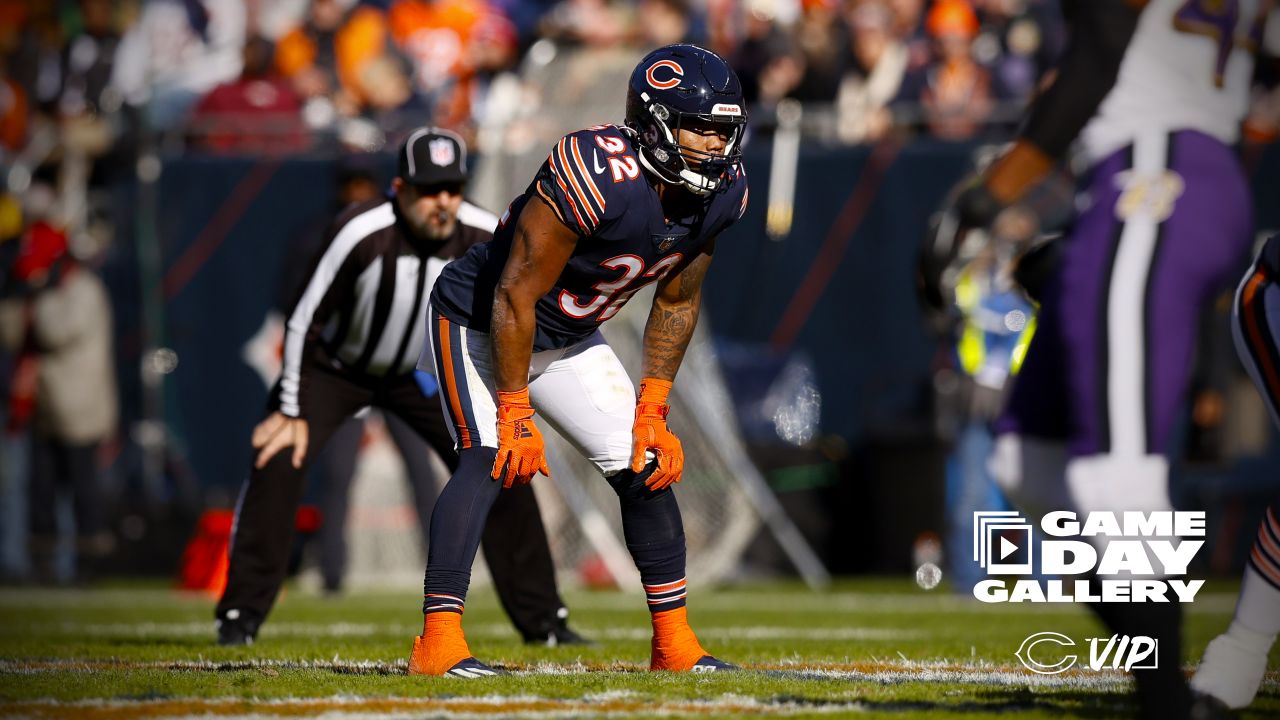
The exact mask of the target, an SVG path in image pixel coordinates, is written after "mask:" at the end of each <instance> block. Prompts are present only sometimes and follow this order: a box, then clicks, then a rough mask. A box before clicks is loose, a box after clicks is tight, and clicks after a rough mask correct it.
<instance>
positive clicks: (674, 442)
mask: <svg viewBox="0 0 1280 720" xmlns="http://www.w3.org/2000/svg"><path fill="white" fill-rule="evenodd" d="M669 392H671V383H670V382H669V381H667V380H657V379H655V378H645V379H644V380H642V381H640V397H639V398H638V399H637V400H636V423H635V425H634V426H632V428H631V469H632V470H633V471H635V472H640V471H641V470H644V466H645V458H644V455H645V451H646V450H652V451H653V454H654V455H656V456H657V458H658V467H657V468H656V469H654V471H653V474H652V475H650V476H649V477H648V478H647V479H646V480H645V481H644V484H645V487H647V488H649V489H650V490H654V491H657V490H661V489H663V488H665V487H667V486H669V485H671V484H672V483H678V482H680V475H681V473H683V472H684V448H682V447H681V446H680V438H678V437H676V436H675V435H673V434H672V432H671V430H669V429H668V428H667V413H668V412H670V411H671V407H670V406H668V405H667V394H668V393H669Z"/></svg>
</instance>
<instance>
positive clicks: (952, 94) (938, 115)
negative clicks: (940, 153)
mask: <svg viewBox="0 0 1280 720" xmlns="http://www.w3.org/2000/svg"><path fill="white" fill-rule="evenodd" d="M925 28H926V29H927V30H928V32H929V36H930V37H931V38H932V39H933V44H934V57H933V60H932V61H931V62H930V63H929V64H928V65H926V66H925V67H924V68H921V69H920V70H917V71H913V72H911V73H909V74H908V75H907V77H906V78H905V79H904V80H903V86H902V92H901V93H900V94H899V96H898V100H897V101H896V102H895V114H896V115H897V116H898V121H899V123H900V124H908V125H915V126H920V127H922V128H923V129H924V130H926V131H927V132H928V133H929V134H930V135H932V136H934V137H936V138H940V139H943V140H968V139H970V138H973V137H976V136H978V135H979V134H981V133H982V132H984V131H985V129H986V123H987V121H988V119H989V117H990V115H991V111H992V108H993V106H994V104H995V101H996V100H997V99H998V98H999V97H1000V95H1001V93H1000V91H999V88H998V83H997V82H996V81H995V80H994V79H993V78H992V77H991V74H990V73H989V72H987V70H986V69H985V68H983V67H982V66H981V65H979V64H978V63H977V62H976V61H975V60H974V59H973V54H972V46H973V39H974V37H975V36H976V35H977V32H978V18H977V15H975V14H974V12H973V8H972V7H970V6H969V3H968V2H966V1H965V0H938V2H936V3H935V4H934V6H933V8H932V9H930V10H929V14H928V16H927V17H926V18H925ZM904 121H905V122H904Z"/></svg>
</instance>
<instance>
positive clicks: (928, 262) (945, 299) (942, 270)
mask: <svg viewBox="0 0 1280 720" xmlns="http://www.w3.org/2000/svg"><path fill="white" fill-rule="evenodd" d="M1001 209H1002V206H1001V204H1000V202H999V201H997V200H996V199H995V197H993V196H992V195H991V191H990V190H988V189H987V186H986V185H985V184H983V182H982V180H981V178H980V177H976V176H975V177H972V178H969V179H967V180H965V181H964V182H962V183H961V184H960V185H959V186H957V187H956V188H955V189H954V190H952V192H951V195H950V197H949V198H948V200H947V203H946V205H945V206H944V207H943V209H942V211H941V212H940V213H938V214H937V215H936V216H935V217H934V218H933V221H932V222H930V224H929V233H928V236H927V237H926V238H925V242H924V247H923V249H922V250H921V253H920V258H919V262H918V264H917V275H916V283H917V289H918V290H919V293H920V298H921V300H922V301H923V302H924V305H925V307H926V308H928V309H929V310H932V311H934V312H938V313H946V312H947V311H948V310H949V309H950V307H951V305H952V304H953V302H954V300H955V298H954V296H953V295H954V288H953V287H952V283H953V282H954V278H952V277H951V275H952V274H953V273H952V271H953V268H954V265H955V263H956V260H957V258H958V257H960V255H961V252H962V250H963V248H964V245H965V242H966V240H967V239H968V234H969V231H970V230H973V229H975V228H985V227H987V226H989V225H990V224H991V223H992V222H993V221H994V220H995V218H996V216H997V215H998V214H999V213H1000V210H1001Z"/></svg>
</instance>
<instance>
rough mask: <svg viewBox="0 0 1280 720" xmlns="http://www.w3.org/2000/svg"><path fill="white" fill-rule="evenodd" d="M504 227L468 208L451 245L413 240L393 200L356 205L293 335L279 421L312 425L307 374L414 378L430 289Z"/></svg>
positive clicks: (310, 283)
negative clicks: (312, 367) (306, 420)
mask: <svg viewBox="0 0 1280 720" xmlns="http://www.w3.org/2000/svg"><path fill="white" fill-rule="evenodd" d="M497 225H498V218H497V217H496V216H494V215H493V214H492V213H490V212H487V211H485V210H482V209H480V208H479V207H476V206H475V205H472V204H470V203H467V202H463V203H462V207H461V209H460V210H459V211H458V224H457V228H456V229H455V230H454V233H453V235H452V236H450V237H449V238H448V239H446V240H444V241H441V242H436V243H428V242H426V241H415V240H411V239H410V238H411V237H412V236H411V235H410V232H409V230H408V227H407V226H406V225H405V223H404V220H403V219H402V218H401V217H400V215H399V211H398V210H397V208H396V204H395V200H394V199H392V198H380V199H378V200H371V201H369V202H365V203H360V204H358V205H354V206H352V207H351V208H349V209H347V210H345V211H344V212H343V213H342V214H341V215H340V216H339V217H338V219H337V221H336V222H335V223H334V224H333V226H332V228H331V230H330V232H329V236H328V237H327V238H326V241H325V243H324V246H323V250H322V251H321V253H320V254H319V256H318V257H317V258H315V259H314V260H313V261H312V262H313V268H312V270H311V273H310V276H309V277H308V279H307V282H306V285H305V287H304V289H303V290H302V295H301V296H300V297H299V298H298V301H297V302H296V303H295V304H294V306H293V311H292V312H291V313H290V314H289V322H288V323H287V324H286V325H285V336H284V363H283V367H282V369H281V376H280V383H279V387H278V392H279V398H278V399H279V404H280V411H281V412H283V413H284V414H285V415H288V416H290V417H304V411H305V408H304V407H303V406H302V404H303V398H304V397H305V393H304V392H303V388H304V387H305V386H306V383H307V374H308V365H309V364H311V363H316V362H319V363H323V364H327V365H330V366H333V367H336V368H338V369H340V370H344V371H347V372H350V373H351V374H352V375H353V376H356V377H367V376H372V377H380V376H388V375H402V374H405V373H410V372H412V371H413V369H414V366H415V365H416V364H417V360H418V354H419V352H420V351H421V349H422V343H423V341H424V340H425V339H426V320H425V317H426V307H427V298H428V296H429V295H430V293H431V286H432V284H433V283H434V282H435V279H436V278H437V277H438V276H439V275H440V270H441V269H443V268H444V266H445V264H446V263H448V262H449V261H450V260H452V259H453V258H455V257H458V256H460V255H462V254H463V253H465V252H466V251H467V248H469V247H471V246H472V245H475V244H476V243H481V242H486V241H488V240H490V239H492V238H493V230H494V228H496V227H497Z"/></svg>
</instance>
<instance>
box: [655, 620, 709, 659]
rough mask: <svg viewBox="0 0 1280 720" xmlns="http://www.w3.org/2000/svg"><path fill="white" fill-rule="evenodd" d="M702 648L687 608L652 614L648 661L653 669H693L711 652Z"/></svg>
mask: <svg viewBox="0 0 1280 720" xmlns="http://www.w3.org/2000/svg"><path fill="white" fill-rule="evenodd" d="M709 654H710V653H708V652H707V651H706V650H703V649H702V644H701V643H699V642H698V636H696V635H694V634H693V629H692V628H690V627H689V617H688V615H687V614H686V612H685V608H682V607H678V608H676V609H674V610H663V611H662V612H656V613H654V614H653V655H652V656H651V658H650V660H649V669H650V670H676V671H680V672H683V671H686V670H689V669H691V668H692V667H693V666H694V665H695V664H696V663H697V662H698V660H700V659H701V658H702V656H703V655H709Z"/></svg>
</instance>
